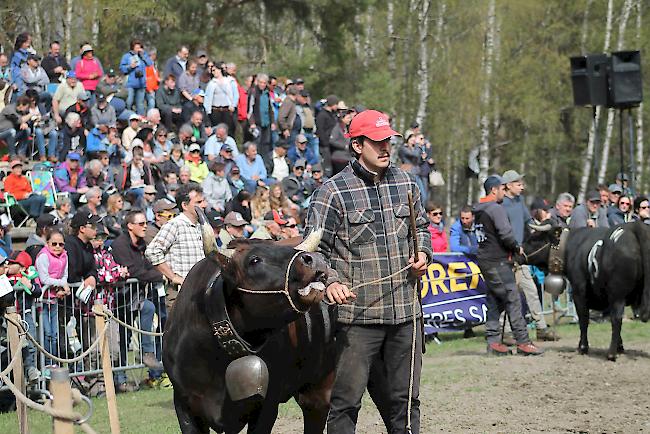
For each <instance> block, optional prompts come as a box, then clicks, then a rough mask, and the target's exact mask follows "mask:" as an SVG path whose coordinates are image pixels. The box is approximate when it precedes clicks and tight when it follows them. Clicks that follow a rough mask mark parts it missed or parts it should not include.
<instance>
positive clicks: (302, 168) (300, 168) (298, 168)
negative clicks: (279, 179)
mask: <svg viewBox="0 0 650 434" xmlns="http://www.w3.org/2000/svg"><path fill="white" fill-rule="evenodd" d="M294 169H296V170H305V168H304V167H294Z"/></svg>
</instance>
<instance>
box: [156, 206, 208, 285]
mask: <svg viewBox="0 0 650 434" xmlns="http://www.w3.org/2000/svg"><path fill="white" fill-rule="evenodd" d="M145 256H146V257H147V259H149V261H151V263H152V264H153V265H154V266H156V265H158V264H162V263H163V262H167V263H168V264H169V266H170V267H171V269H172V271H173V272H174V273H176V274H178V275H179V276H181V277H182V278H183V279H185V277H186V276H187V273H189V272H190V270H191V269H192V267H193V266H194V264H196V263H197V262H199V261H200V260H201V259H203V258H205V252H204V251H203V236H202V235H201V226H200V225H199V224H198V223H192V222H191V221H190V219H188V218H187V216H186V215H185V214H183V213H181V214H180V215H177V216H176V217H174V218H173V219H171V220H170V221H168V222H167V223H165V224H164V225H163V227H161V228H160V231H158V233H157V234H156V236H155V237H154V238H153V240H151V243H149V245H148V246H147V250H146V251H145Z"/></svg>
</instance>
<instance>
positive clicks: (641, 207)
mask: <svg viewBox="0 0 650 434" xmlns="http://www.w3.org/2000/svg"><path fill="white" fill-rule="evenodd" d="M648 208H650V205H646V206H640V207H639V209H648Z"/></svg>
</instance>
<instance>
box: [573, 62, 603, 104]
mask: <svg viewBox="0 0 650 434" xmlns="http://www.w3.org/2000/svg"><path fill="white" fill-rule="evenodd" d="M607 63H608V61H607V55H606V54H588V55H586V56H576V57H572V58H571V84H572V85H573V102H574V104H575V105H579V106H582V105H591V106H597V105H606V104H607Z"/></svg>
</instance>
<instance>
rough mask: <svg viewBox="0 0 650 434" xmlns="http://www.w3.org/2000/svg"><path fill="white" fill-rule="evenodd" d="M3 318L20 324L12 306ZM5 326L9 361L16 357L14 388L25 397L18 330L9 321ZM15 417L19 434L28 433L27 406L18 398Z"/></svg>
mask: <svg viewBox="0 0 650 434" xmlns="http://www.w3.org/2000/svg"><path fill="white" fill-rule="evenodd" d="M5 316H6V317H7V318H9V319H11V320H13V321H15V322H16V323H18V324H20V323H21V322H22V318H21V317H20V315H18V313H17V312H16V308H15V307H13V306H11V307H8V308H7V310H6V313H5ZM7 324H8V330H7V332H8V333H7V334H8V335H9V347H10V348H11V354H10V359H9V360H11V358H13V356H14V355H17V360H16V363H15V364H14V368H13V377H14V378H13V381H14V384H15V385H16V387H17V388H18V389H19V390H20V391H21V392H23V393H24V394H25V395H27V393H26V385H25V376H24V375H23V352H22V350H23V349H22V347H21V345H20V337H19V333H20V330H18V327H16V326H15V325H13V324H12V323H11V322H9V321H7ZM30 331H33V330H30ZM16 415H17V416H18V429H19V430H20V433H21V434H25V433H28V432H29V424H28V423H27V406H26V405H25V404H23V403H21V402H20V401H19V400H18V398H16Z"/></svg>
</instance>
